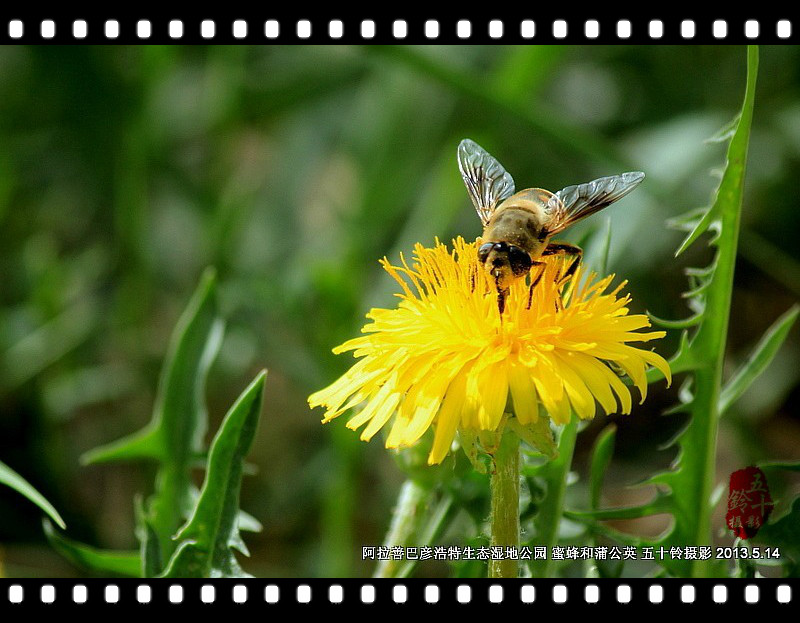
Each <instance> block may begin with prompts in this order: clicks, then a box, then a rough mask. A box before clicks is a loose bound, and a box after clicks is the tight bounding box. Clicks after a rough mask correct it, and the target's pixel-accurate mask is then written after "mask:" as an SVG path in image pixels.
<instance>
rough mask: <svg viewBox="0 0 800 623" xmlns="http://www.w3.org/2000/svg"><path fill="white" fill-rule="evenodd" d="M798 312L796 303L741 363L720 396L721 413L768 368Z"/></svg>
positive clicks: (799, 310) (798, 308)
mask: <svg viewBox="0 0 800 623" xmlns="http://www.w3.org/2000/svg"><path fill="white" fill-rule="evenodd" d="M798 313H800V306H798V305H795V306H794V307H792V308H791V309H789V310H788V311H787V312H786V313H784V314H783V315H782V316H781V317H780V318H778V319H777V320H776V321H775V322H774V323H773V324H772V326H771V327H770V328H769V329H768V330H767V332H766V333H765V334H764V335H763V337H762V338H761V340H760V341H759V342H758V344H757V345H756V347H755V348H754V349H753V352H752V353H750V356H749V357H748V358H747V361H745V362H744V363H743V364H742V365H741V367H740V368H739V369H738V370H737V371H736V373H735V374H734V375H733V376H732V377H731V379H730V381H728V383H727V385H725V387H724V388H723V390H722V393H721V394H720V397H719V412H720V414H723V413H725V412H726V411H727V410H728V408H729V407H730V406H731V405H732V404H733V403H734V402H736V401H737V400H738V399H739V398H740V397H741V395H742V394H744V393H745V392H746V391H747V388H748V387H750V385H751V384H752V383H753V381H755V380H756V379H757V378H758V377H759V376H760V375H761V373H762V372H764V370H766V369H767V366H769V364H770V363H771V362H772V360H773V358H774V357H775V355H776V354H777V353H778V350H779V349H780V347H781V345H782V344H783V342H784V341H785V340H786V336H787V335H788V334H789V329H791V328H792V325H793V324H794V321H795V320H797V314H798Z"/></svg>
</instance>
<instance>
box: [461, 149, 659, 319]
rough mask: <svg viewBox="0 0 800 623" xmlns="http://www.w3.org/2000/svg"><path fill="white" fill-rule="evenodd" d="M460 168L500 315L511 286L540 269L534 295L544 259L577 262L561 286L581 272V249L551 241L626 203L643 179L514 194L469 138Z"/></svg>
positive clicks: (634, 176)
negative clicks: (475, 214) (562, 257)
mask: <svg viewBox="0 0 800 623" xmlns="http://www.w3.org/2000/svg"><path fill="white" fill-rule="evenodd" d="M458 168H459V170H460V171H461V177H463V178H464V184H465V185H466V187H467V192H468V193H469V196H470V199H471V200H472V203H473V204H474V205H475V209H476V210H477V211H478V216H479V217H480V219H481V222H482V223H483V236H482V244H481V246H480V247H479V248H478V261H479V262H480V263H481V264H482V265H483V267H484V269H485V270H486V272H488V273H489V275H490V276H491V278H492V279H493V280H494V282H495V285H496V288H497V306H498V309H499V311H500V314H501V315H502V313H503V310H504V309H505V301H506V297H507V296H508V292H509V288H510V285H511V283H512V282H513V281H514V280H515V279H520V278H522V277H524V276H525V275H527V274H528V273H529V272H530V271H531V268H533V267H534V266H537V267H540V268H541V272H540V273H539V276H538V277H537V279H536V281H535V282H534V283H532V284H531V289H530V293H531V295H532V293H533V287H534V286H535V283H536V282H537V281H538V279H540V278H541V275H542V272H543V269H544V263H543V262H541V261H539V258H540V257H542V256H545V255H555V254H565V255H569V256H572V257H573V258H574V259H573V260H572V262H571V263H570V265H569V267H568V268H567V270H566V271H565V272H564V275H563V276H561V278H560V280H561V281H562V282H565V281H566V280H567V279H568V278H570V277H571V276H572V275H573V274H574V273H575V271H576V270H577V268H578V265H579V264H580V261H581V257H582V255H583V250H582V249H581V248H580V247H577V246H575V245H571V244H567V243H564V242H551V241H550V239H551V237H552V236H554V235H556V234H559V233H561V232H562V231H564V230H565V229H567V227H569V226H570V225H572V224H573V223H575V222H577V221H579V220H581V219H583V218H585V217H587V216H589V215H590V214H594V213H595V212H598V211H599V210H602V209H603V208H606V207H608V206H609V205H611V204H612V203H614V202H615V201H618V200H619V199H622V197H624V196H625V195H627V194H628V193H629V192H631V191H632V190H633V189H634V188H636V187H637V186H638V185H639V184H640V183H641V181H642V180H643V179H644V173H642V172H641V171H632V172H629V173H623V174H621V175H612V176H609V177H601V178H599V179H596V180H594V181H592V182H588V183H586V184H578V185H575V186H567V187H566V188H562V189H561V190H559V191H558V192H557V193H551V192H550V191H549V190H544V189H543V188H528V189H526V190H521V191H519V192H517V193H515V188H514V179H513V178H512V177H511V175H510V174H509V173H508V172H507V171H506V170H505V169H504V168H503V166H502V165H501V164H500V163H499V162H498V161H497V160H496V159H495V158H494V157H492V156H491V155H490V154H489V153H488V152H487V151H486V150H485V149H483V148H482V147H481V146H480V145H478V144H477V143H475V142H474V141H471V140H470V139H464V140H463V141H461V143H460V144H459V146H458Z"/></svg>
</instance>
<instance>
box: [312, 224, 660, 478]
mask: <svg viewBox="0 0 800 623" xmlns="http://www.w3.org/2000/svg"><path fill="white" fill-rule="evenodd" d="M453 246H454V250H453V251H452V252H451V251H449V250H448V249H447V247H446V246H445V245H443V244H441V243H439V242H438V241H437V243H436V246H435V247H434V248H425V247H423V246H422V245H419V244H418V245H417V246H416V247H415V249H414V255H415V261H414V263H413V267H412V266H409V265H408V263H407V262H406V261H405V259H404V258H403V256H402V255H401V263H402V266H393V265H392V264H390V263H389V261H388V260H386V258H384V259H383V260H382V262H381V263H382V265H383V267H384V268H385V269H386V271H387V272H388V273H389V274H390V275H392V277H394V278H395V279H396V280H397V282H398V283H399V284H400V287H401V288H402V290H403V291H402V293H401V294H397V296H399V297H400V299H401V300H400V303H399V305H398V306H397V307H396V308H395V309H372V310H371V311H370V312H369V313H368V314H367V318H369V319H370V320H371V321H372V322H371V323H369V324H367V325H366V326H365V327H364V328H363V329H362V333H364V334H365V335H364V336H362V337H358V338H355V339H352V340H349V341H347V342H345V343H344V344H342V345H341V346H338V347H337V348H335V349H334V351H333V352H334V353H337V354H338V353H342V352H345V351H353V355H354V356H355V357H356V358H357V359H358V361H357V362H356V363H355V365H353V367H352V368H350V370H349V371H348V372H346V373H345V374H344V375H343V376H342V377H341V378H339V379H338V380H337V381H335V382H334V383H333V384H332V385H330V386H329V387H327V388H325V389H323V390H320V391H318V392H316V393H314V394H312V395H311V396H310V397H309V399H308V402H309V404H310V406H311V407H317V406H323V407H326V409H327V410H326V412H325V415H324V417H323V420H322V421H323V422H329V421H331V420H332V419H334V418H335V417H338V416H339V415H341V414H342V413H344V412H345V411H348V410H350V409H353V408H355V407H356V406H358V405H360V404H361V403H364V407H363V409H362V410H361V411H360V412H359V413H357V414H356V415H355V416H353V417H352V418H351V419H350V421H349V422H348V423H347V426H348V428H351V429H354V430H355V429H358V428H360V427H362V426H364V430H363V431H362V433H361V439H363V440H365V441H366V440H369V439H371V438H372V437H373V436H374V435H375V433H377V432H378V431H379V430H381V429H382V428H383V427H384V426H386V425H387V424H388V423H389V422H390V420H391V429H390V430H389V434H388V437H387V439H386V447H387V448H401V447H406V446H410V445H412V444H414V443H415V442H417V440H419V438H420V437H421V436H422V435H423V434H424V433H425V432H426V431H427V430H428V429H429V428H431V427H433V428H434V430H435V433H434V440H433V448H432V450H431V452H430V455H429V457H428V463H429V464H434V463H439V462H441V461H442V459H444V457H445V456H446V455H447V452H448V451H449V449H450V446H451V444H452V442H453V439H454V438H455V435H456V432H457V431H458V430H459V429H461V430H469V431H481V430H491V431H494V430H497V429H498V427H499V426H500V425H501V422H502V421H503V414H504V413H505V412H506V404H507V402H508V401H509V399H510V401H511V404H512V405H513V412H514V415H515V417H516V418H517V419H518V420H519V423H520V424H522V425H526V424H531V423H533V422H535V421H536V420H537V418H538V417H539V406H540V405H541V406H542V407H543V408H544V411H546V412H547V413H548V414H549V416H550V418H551V419H552V420H553V422H555V423H557V424H564V423H566V422H568V421H569V418H570V414H571V412H572V411H574V412H575V413H576V414H577V415H578V417H580V418H583V419H587V418H592V417H594V415H595V414H596V412H597V406H598V405H599V406H600V408H601V409H602V410H603V411H604V412H605V413H606V414H608V415H610V414H613V413H618V412H621V413H630V411H631V394H630V391H629V389H628V387H627V386H626V385H625V383H623V382H622V380H621V379H620V377H619V376H618V374H616V373H615V372H614V371H612V369H611V368H610V367H609V366H608V365H607V363H608V362H611V363H613V364H616V366H617V367H618V368H621V370H623V371H624V372H625V374H627V376H629V377H630V379H631V380H632V381H633V384H634V385H635V386H636V387H637V388H638V390H639V392H640V395H641V400H642V401H644V399H645V396H646V395H647V379H646V375H645V372H646V368H647V366H648V365H651V366H655V367H656V368H658V369H659V370H660V371H661V372H662V373H663V374H664V376H665V377H666V378H667V380H668V381H669V380H671V376H670V369H669V365H668V364H667V362H666V361H665V360H664V358H663V357H661V356H660V355H657V354H656V353H654V352H652V351H649V350H643V349H641V348H636V347H634V346H631V345H629V343H630V342H646V341H649V340H653V339H657V338H661V337H663V336H664V335H665V332H664V331H653V332H649V333H643V332H637V331H638V330H639V329H643V328H646V327H649V326H650V322H649V320H648V318H647V317H646V316H644V315H639V314H633V315H629V313H628V307H627V305H628V303H629V302H630V297H629V296H627V295H625V296H620V295H619V292H620V290H621V289H622V288H623V287H624V285H625V283H622V284H621V285H619V286H618V287H617V288H616V289H614V290H612V291H610V292H606V291H607V290H608V288H609V286H610V285H611V282H612V280H613V278H614V276H613V275H611V276H608V277H605V278H602V279H597V277H596V275H594V274H591V275H588V277H587V278H585V279H584V278H583V277H582V275H581V269H578V271H577V273H576V274H575V276H574V278H573V279H572V281H571V283H572V284H576V285H574V287H571V286H569V285H568V286H567V287H566V288H565V287H563V285H561V284H559V283H558V276H559V274H561V273H562V272H563V270H564V259H563V258H559V257H558V256H549V257H543V258H541V260H542V261H543V262H544V263H545V264H544V272H543V274H542V276H541V278H538V279H537V277H538V274H537V273H536V270H535V269H534V270H533V271H531V272H532V275H531V276H529V277H527V278H526V279H519V280H517V281H516V282H515V283H514V284H512V286H511V289H510V293H509V295H508V298H507V301H506V306H505V311H504V312H503V314H502V315H501V314H500V313H499V311H498V306H497V293H496V290H495V286H494V284H493V283H492V282H491V281H490V279H489V278H488V275H487V274H486V273H485V271H483V270H480V269H479V266H478V262H477V243H467V242H465V241H464V240H463V239H462V238H458V239H456V240H454V241H453Z"/></svg>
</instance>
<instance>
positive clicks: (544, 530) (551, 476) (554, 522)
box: [530, 416, 578, 578]
mask: <svg viewBox="0 0 800 623" xmlns="http://www.w3.org/2000/svg"><path fill="white" fill-rule="evenodd" d="M577 436H578V422H577V418H576V417H575V416H573V417H572V419H570V421H569V424H567V425H566V426H565V427H564V430H562V431H561V436H560V438H559V440H558V457H557V458H556V459H554V460H552V461H550V462H549V463H547V465H544V466H543V468H542V472H541V475H542V477H543V478H544V480H545V482H547V495H546V497H545V499H544V500H543V501H542V504H541V505H540V507H539V512H538V514H537V515H536V519H535V520H534V523H535V525H536V543H535V545H536V546H544V547H545V548H546V551H547V552H548V555H547V558H546V559H545V560H532V561H531V563H530V567H531V572H532V573H533V576H534V577H540V578H548V577H551V576H552V569H551V565H552V560H551V559H550V552H552V551H553V546H554V545H556V544H557V543H558V525H559V523H560V522H561V516H562V515H563V509H564V494H565V492H566V490H567V476H568V475H569V468H570V466H571V465H572V454H573V452H574V450H575V439H576V438H577Z"/></svg>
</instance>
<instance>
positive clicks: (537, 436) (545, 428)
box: [506, 416, 558, 459]
mask: <svg viewBox="0 0 800 623" xmlns="http://www.w3.org/2000/svg"><path fill="white" fill-rule="evenodd" d="M506 423H507V424H508V425H509V426H510V427H511V429H512V430H513V431H514V432H515V433H516V435H517V437H519V438H520V439H522V441H524V442H525V443H527V444H528V445H529V446H530V447H531V448H533V449H534V450H536V451H537V452H540V453H541V454H543V455H544V456H546V457H547V458H549V459H554V458H555V457H557V456H558V446H557V445H556V440H555V437H554V436H553V430H552V429H551V428H550V418H549V417H543V416H540V417H538V418H537V419H536V421H535V422H532V423H530V424H520V423H519V420H518V419H517V418H515V417H512V418H508V420H507V422H506Z"/></svg>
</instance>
